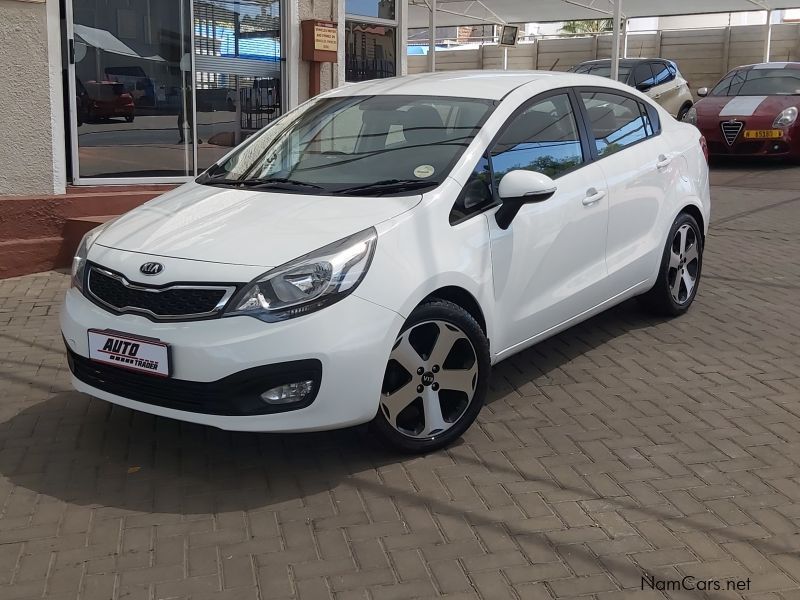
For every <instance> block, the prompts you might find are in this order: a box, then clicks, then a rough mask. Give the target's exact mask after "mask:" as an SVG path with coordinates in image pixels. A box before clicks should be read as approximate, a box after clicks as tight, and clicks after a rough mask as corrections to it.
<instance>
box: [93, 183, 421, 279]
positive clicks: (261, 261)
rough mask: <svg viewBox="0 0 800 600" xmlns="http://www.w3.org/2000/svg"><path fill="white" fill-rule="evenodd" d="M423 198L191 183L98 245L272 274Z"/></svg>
mask: <svg viewBox="0 0 800 600" xmlns="http://www.w3.org/2000/svg"><path fill="white" fill-rule="evenodd" d="M420 199H421V195H416V196H409V197H397V198H394V197H392V198H387V197H374V198H357V197H349V196H307V195H301V194H288V193H278V192H267V191H253V190H239V189H230V188H222V187H212V186H206V185H200V184H197V183H187V184H186V185H183V186H181V187H179V188H177V189H175V190H173V191H171V192H168V193H166V194H164V195H163V196H159V197H158V198H156V199H154V200H151V201H150V202H147V203H146V204H143V205H142V206H140V207H138V208H135V209H133V210H132V211H130V212H128V213H126V214H124V215H122V216H121V217H119V218H118V219H117V220H115V221H114V222H112V223H111V224H109V225H108V226H107V227H106V228H105V229H104V230H103V231H102V232H101V233H100V235H99V236H98V237H97V239H96V240H95V243H96V244H98V245H100V246H105V247H107V248H113V249H117V250H126V251H129V252H139V253H142V254H147V255H153V256H164V257H171V258H184V259H190V260H199V261H207V262H216V263H226V264H236V265H251V266H263V267H267V268H270V267H275V266H278V265H281V264H283V263H285V262H287V261H289V260H292V259H294V258H297V257H298V256H302V255H303V254H306V253H308V252H311V251H313V250H316V249H317V248H320V247H322V246H325V245H326V244H330V243H332V242H335V241H336V240H339V239H342V238H344V237H347V236H348V235H351V234H353V233H357V232H359V231H362V230H364V229H367V228H368V227H371V226H373V225H377V224H378V223H380V222H382V221H386V220H388V219H391V218H392V217H395V216H397V215H399V214H400V213H403V212H405V211H407V210H409V209H411V208H413V207H414V206H415V205H416V204H418V203H419V201H420Z"/></svg>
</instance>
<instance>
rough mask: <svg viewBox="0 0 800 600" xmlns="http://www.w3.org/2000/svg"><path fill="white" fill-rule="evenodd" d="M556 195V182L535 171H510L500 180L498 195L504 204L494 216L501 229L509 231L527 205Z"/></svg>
mask: <svg viewBox="0 0 800 600" xmlns="http://www.w3.org/2000/svg"><path fill="white" fill-rule="evenodd" d="M555 193H556V182H555V181H553V180H552V179H550V178H549V177H548V176H547V175H545V174H543V173H536V172H535V171H523V170H517V171H510V172H508V173H506V174H505V175H504V176H503V179H501V180H500V187H499V189H498V194H499V195H500V200H502V202H503V203H502V204H501V205H500V208H499V209H497V212H496V213H495V215H494V218H495V220H496V221H497V225H498V227H500V229H508V227H509V225H511V221H513V220H514V217H516V216H517V213H518V212H519V209H520V208H522V207H523V206H524V205H525V204H532V203H534V202H543V201H545V200H547V199H548V198H549V197H550V196H552V195H553V194H555Z"/></svg>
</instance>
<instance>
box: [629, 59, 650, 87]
mask: <svg viewBox="0 0 800 600" xmlns="http://www.w3.org/2000/svg"><path fill="white" fill-rule="evenodd" d="M633 85H634V86H635V87H639V86H647V87H653V86H654V85H655V78H654V77H653V70H652V69H651V68H650V63H646V62H645V63H639V64H638V65H636V68H634V69H633Z"/></svg>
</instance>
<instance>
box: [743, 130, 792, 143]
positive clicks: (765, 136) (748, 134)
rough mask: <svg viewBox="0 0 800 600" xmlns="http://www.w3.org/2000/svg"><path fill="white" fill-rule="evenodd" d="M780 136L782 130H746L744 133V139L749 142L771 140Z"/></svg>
mask: <svg viewBox="0 0 800 600" xmlns="http://www.w3.org/2000/svg"><path fill="white" fill-rule="evenodd" d="M782 135H783V130H781V129H748V130H746V131H745V132H744V137H745V138H747V139H751V140H752V139H756V140H771V139H775V138H779V137H781V136H782Z"/></svg>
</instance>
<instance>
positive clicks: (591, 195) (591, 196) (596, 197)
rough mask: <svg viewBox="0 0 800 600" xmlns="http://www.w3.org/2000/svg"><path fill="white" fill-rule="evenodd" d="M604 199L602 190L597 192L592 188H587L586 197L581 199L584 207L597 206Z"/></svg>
mask: <svg viewBox="0 0 800 600" xmlns="http://www.w3.org/2000/svg"><path fill="white" fill-rule="evenodd" d="M605 197H606V193H605V192H604V191H602V190H600V191H599V192H598V191H597V190H596V189H594V188H589V189H588V190H586V197H585V198H584V199H583V205H584V206H591V205H592V204H597V203H598V202H600V200H602V199H603V198H605Z"/></svg>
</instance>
